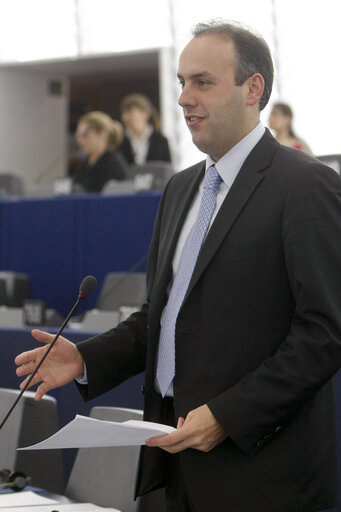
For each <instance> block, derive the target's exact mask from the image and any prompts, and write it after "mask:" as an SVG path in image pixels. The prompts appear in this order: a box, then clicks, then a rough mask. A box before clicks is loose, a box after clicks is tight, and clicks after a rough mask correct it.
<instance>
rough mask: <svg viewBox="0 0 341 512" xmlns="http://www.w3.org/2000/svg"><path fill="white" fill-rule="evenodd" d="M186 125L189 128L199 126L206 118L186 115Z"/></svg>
mask: <svg viewBox="0 0 341 512" xmlns="http://www.w3.org/2000/svg"><path fill="white" fill-rule="evenodd" d="M185 119H186V123H187V125H188V126H189V127H192V126H196V125H198V124H199V123H200V122H201V121H202V120H203V119H204V118H203V117H200V116H195V115H186V116H185Z"/></svg>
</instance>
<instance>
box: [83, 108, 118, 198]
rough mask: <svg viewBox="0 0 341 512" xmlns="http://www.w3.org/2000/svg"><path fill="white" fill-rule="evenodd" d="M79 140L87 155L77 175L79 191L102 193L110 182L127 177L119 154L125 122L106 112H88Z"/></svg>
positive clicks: (84, 116)
mask: <svg viewBox="0 0 341 512" xmlns="http://www.w3.org/2000/svg"><path fill="white" fill-rule="evenodd" d="M76 139H77V142H78V144H79V145H80V147H81V148H82V150H83V151H84V153H85V154H86V156H87V158H86V160H85V161H84V162H83V163H82V164H81V165H80V166H79V167H78V169H77V170H76V172H75V174H74V176H73V182H74V185H75V189H76V190H77V189H78V191H83V192H100V191H101V190H102V188H103V187H104V185H105V184H106V182H107V181H109V180H124V179H125V178H126V173H125V164H124V161H123V159H122V157H121V156H120V155H119V154H118V153H117V152H116V151H115V150H116V148H117V147H118V146H119V145H120V143H121V142H122V140H123V127H122V125H121V123H119V122H118V121H114V120H113V119H112V118H111V117H110V116H109V115H108V114H105V113H104V112H100V111H92V112H87V113H86V114H84V115H83V116H82V117H81V118H80V119H79V121H78V124H77V130H76Z"/></svg>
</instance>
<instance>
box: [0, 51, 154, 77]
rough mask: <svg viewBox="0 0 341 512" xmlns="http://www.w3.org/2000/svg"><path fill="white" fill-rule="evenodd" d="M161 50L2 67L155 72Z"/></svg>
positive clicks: (68, 72) (63, 71)
mask: <svg viewBox="0 0 341 512" xmlns="http://www.w3.org/2000/svg"><path fill="white" fill-rule="evenodd" d="M158 55H159V50H158V49H153V50H148V51H136V52H123V53H116V54H104V55H96V56H93V57H78V58H67V59H54V60H48V61H31V62H20V63H11V64H5V65H1V66H0V69H12V70H13V69H18V70H24V69H25V70H27V71H28V70H29V71H31V72H37V73H40V74H42V73H43V74H48V75H64V76H70V77H71V76H80V75H88V74H92V73H94V74H96V75H97V76H98V75H99V74H102V73H103V74H107V73H113V72H115V73H120V74H125V73H129V72H130V71H131V70H134V73H136V72H138V71H142V70H143V71H144V72H147V73H148V72H153V71H154V72H155V71H157V69H158Z"/></svg>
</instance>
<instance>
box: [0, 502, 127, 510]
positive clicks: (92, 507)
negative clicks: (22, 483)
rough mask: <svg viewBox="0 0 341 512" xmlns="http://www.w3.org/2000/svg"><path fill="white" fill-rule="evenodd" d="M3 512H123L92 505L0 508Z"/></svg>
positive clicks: (74, 504) (58, 504) (70, 504)
mask: <svg viewBox="0 0 341 512" xmlns="http://www.w3.org/2000/svg"><path fill="white" fill-rule="evenodd" d="M0 510H1V512H24V511H25V512H53V511H56V512H100V511H101V510H102V511H103V512H121V511H120V510H118V509H117V508H105V507H104V508H103V507H98V506H97V505H93V504H92V503H63V504H61V503H56V504H55V505H41V506H38V507H37V506H33V507H26V506H24V507H6V508H2V507H0Z"/></svg>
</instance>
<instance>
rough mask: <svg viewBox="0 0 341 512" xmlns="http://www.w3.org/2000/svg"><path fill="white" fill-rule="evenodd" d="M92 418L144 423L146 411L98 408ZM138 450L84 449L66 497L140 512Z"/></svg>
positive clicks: (80, 450) (121, 448) (126, 510)
mask: <svg viewBox="0 0 341 512" xmlns="http://www.w3.org/2000/svg"><path fill="white" fill-rule="evenodd" d="M90 417H91V418H96V419H99V420H105V421H117V422H122V421H127V420H132V419H133V420H142V411H140V410H136V409H124V408H121V407H94V408H93V409H92V410H91V412H90ZM138 457H139V447H138V446H122V447H114V448H80V449H79V450H78V454H77V457H76V460H75V462H74V465H73V468H72V471H71V475H70V478H69V481H68V484H67V487H66V491H65V494H66V496H67V497H68V498H72V499H76V500H79V501H83V502H91V503H94V504H95V505H99V506H102V507H114V508H117V509H119V510H121V511H122V512H137V510H138V501H134V487H135V475H136V469H137V463H138Z"/></svg>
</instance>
